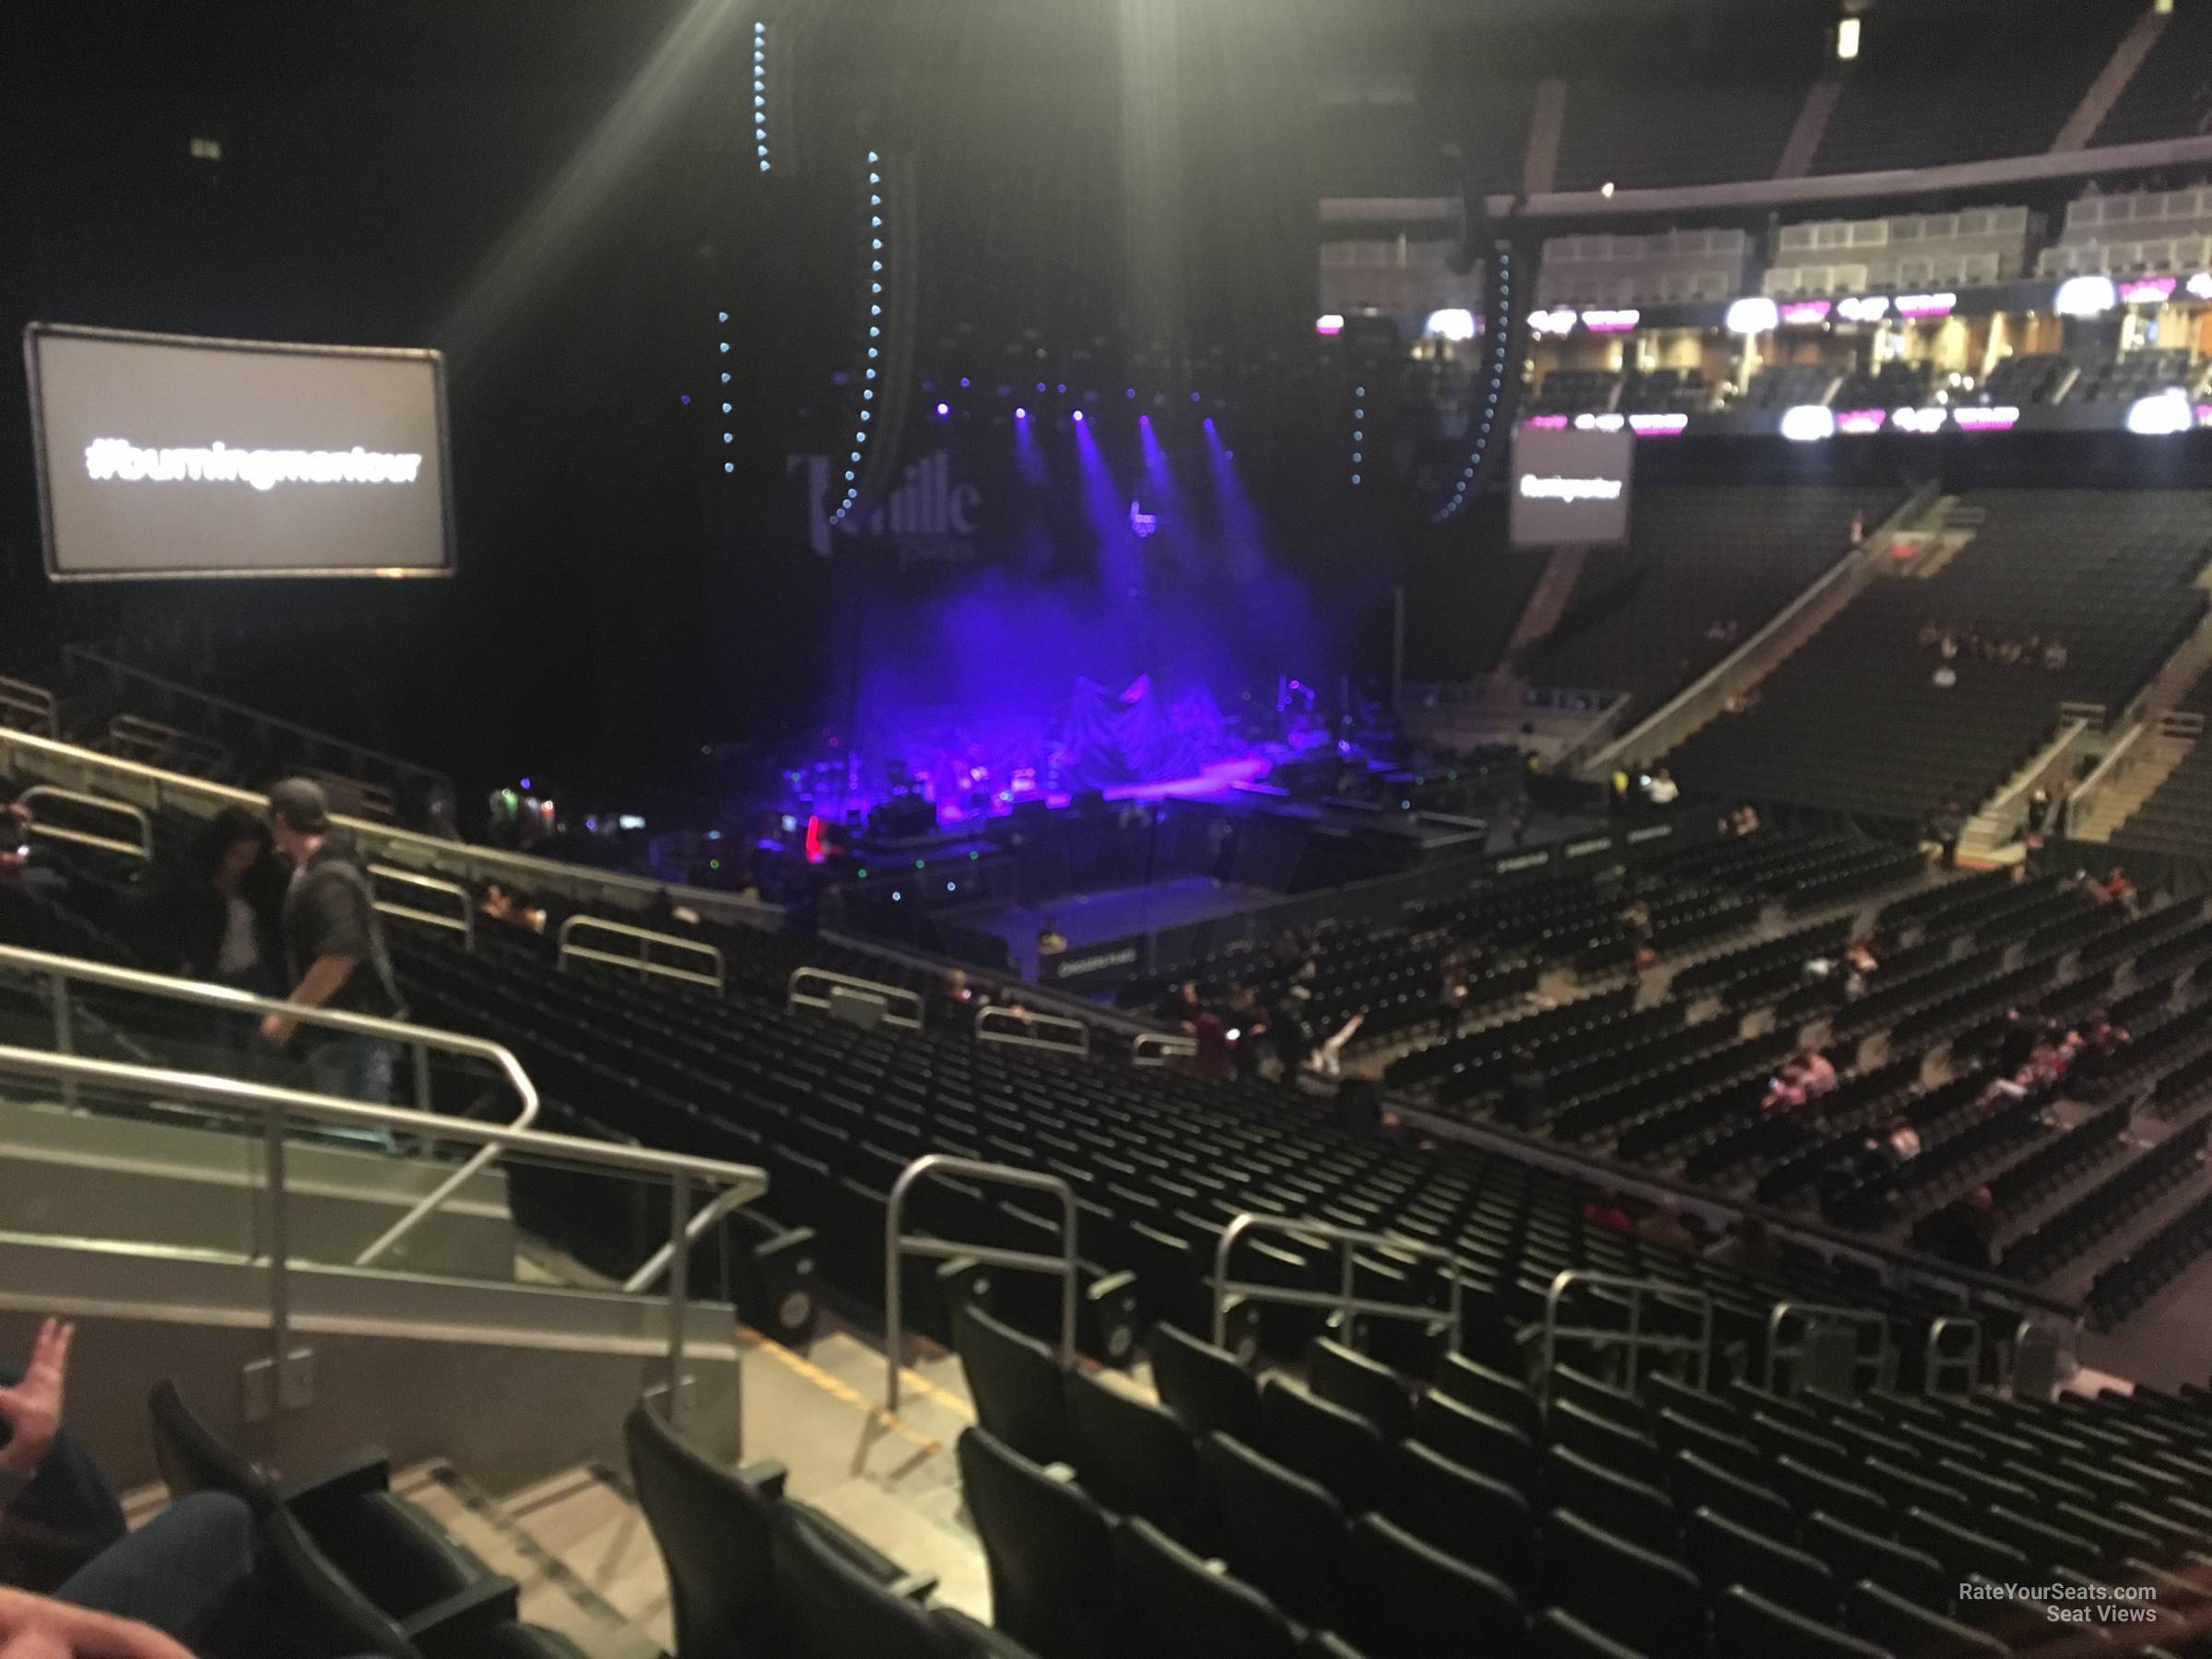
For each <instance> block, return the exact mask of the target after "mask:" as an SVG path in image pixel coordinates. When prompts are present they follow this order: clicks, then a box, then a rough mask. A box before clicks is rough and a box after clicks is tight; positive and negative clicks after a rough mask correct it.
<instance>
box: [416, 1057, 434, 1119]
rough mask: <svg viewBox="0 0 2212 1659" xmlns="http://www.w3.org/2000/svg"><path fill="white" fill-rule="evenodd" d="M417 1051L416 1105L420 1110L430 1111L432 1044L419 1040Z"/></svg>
mask: <svg viewBox="0 0 2212 1659" xmlns="http://www.w3.org/2000/svg"><path fill="white" fill-rule="evenodd" d="M414 1053H415V1106H416V1110H418V1111H419V1112H429V1111H430V1110H431V1109H432V1108H431V1101H430V1045H429V1043H427V1042H418V1043H416V1044H415V1045H414Z"/></svg>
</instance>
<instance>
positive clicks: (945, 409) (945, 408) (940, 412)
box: [937, 403, 952, 420]
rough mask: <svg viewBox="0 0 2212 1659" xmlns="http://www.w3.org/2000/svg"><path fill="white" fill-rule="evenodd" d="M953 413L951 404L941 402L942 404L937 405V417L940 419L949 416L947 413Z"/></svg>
mask: <svg viewBox="0 0 2212 1659" xmlns="http://www.w3.org/2000/svg"><path fill="white" fill-rule="evenodd" d="M951 413H952V406H951V405H950V404H944V403H941V404H939V405H938V406H937V418H938V419H940V420H942V419H943V418H945V417H946V416H947V415H949V414H951Z"/></svg>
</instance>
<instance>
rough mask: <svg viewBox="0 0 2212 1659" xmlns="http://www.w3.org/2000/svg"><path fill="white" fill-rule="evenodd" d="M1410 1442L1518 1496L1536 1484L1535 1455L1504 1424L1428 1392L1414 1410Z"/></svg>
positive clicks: (1448, 1397)
mask: <svg viewBox="0 0 2212 1659" xmlns="http://www.w3.org/2000/svg"><path fill="white" fill-rule="evenodd" d="M1413 1438H1414V1439H1415V1440H1417V1441H1420V1442H1421V1444H1423V1445H1424V1446H1428V1447H1430V1448H1432V1449H1433V1450H1435V1451H1437V1452H1440V1453H1442V1454H1443V1455H1444V1456H1446V1457H1448V1458H1450V1459H1451V1460H1452V1461H1453V1463H1455V1464H1458V1465H1461V1466H1462V1467H1463V1468H1468V1469H1473V1470H1474V1471H1475V1472H1476V1473H1477V1475H1488V1476H1489V1477H1491V1478H1492V1479H1494V1480H1502V1481H1504V1482H1505V1483H1506V1485H1508V1486H1510V1487H1512V1488H1513V1489H1514V1490H1515V1491H1517V1492H1526V1491H1527V1490H1528V1489H1529V1488H1530V1487H1531V1486H1532V1485H1533V1484H1534V1480H1535V1469H1536V1449H1535V1446H1534V1445H1532V1444H1531V1443H1530V1441H1529V1438H1528V1436H1527V1435H1525V1434H1524V1433H1523V1432H1522V1431H1521V1430H1518V1429H1516V1428H1514V1427H1513V1425H1512V1424H1511V1423H1509V1422H1507V1421H1506V1420H1505V1419H1504V1418H1495V1417H1492V1416H1491V1415H1490V1414H1489V1413H1488V1412H1487V1411H1483V1410H1481V1409H1479V1408H1478V1407H1477V1406H1469V1405H1467V1404H1465V1402H1464V1401H1460V1400H1455V1399H1453V1397H1452V1396H1451V1395H1449V1394H1443V1393H1441V1392H1440V1391H1438V1390H1436V1389H1433V1388H1432V1389H1430V1391H1429V1392H1428V1393H1427V1394H1424V1395H1423V1396H1422V1397H1421V1403H1420V1404H1419V1405H1418V1406H1416V1407H1415V1408H1414V1413H1413Z"/></svg>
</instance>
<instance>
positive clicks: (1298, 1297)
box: [1214, 1210, 1461, 1349]
mask: <svg viewBox="0 0 2212 1659" xmlns="http://www.w3.org/2000/svg"><path fill="white" fill-rule="evenodd" d="M1248 1232H1278V1233H1285V1234H1288V1236H1290V1237H1291V1238H1294V1239H1305V1240H1308V1241H1319V1242H1321V1243H1324V1244H1335V1246H1337V1248H1338V1253H1339V1255H1340V1256H1341V1259H1342V1261H1343V1264H1344V1272H1343V1276H1342V1278H1341V1280H1340V1283H1339V1287H1338V1288H1337V1291H1336V1293H1335V1295H1334V1296H1332V1295H1330V1294H1329V1292H1327V1291H1326V1290H1294V1289H1291V1288H1288V1287H1286V1286H1281V1285H1259V1284H1242V1283H1239V1282H1238V1281H1236V1280H1233V1279H1231V1278H1230V1277H1229V1255H1230V1251H1232V1250H1233V1249H1235V1248H1236V1243H1237V1241H1238V1240H1239V1239H1241V1238H1242V1237H1243V1236H1244V1235H1245V1234H1246V1233H1248ZM1363 1244H1364V1245H1367V1246H1369V1247H1370V1248H1371V1249H1376V1250H1394V1251H1396V1252H1398V1253H1400V1254H1401V1255H1410V1256H1418V1257H1421V1258H1422V1259H1424V1260H1427V1261H1431V1262H1442V1263H1443V1264H1444V1265H1445V1268H1446V1271H1445V1274H1444V1283H1445V1286H1446V1288H1447V1294H1448V1297H1449V1300H1448V1301H1447V1303H1446V1305H1445V1313H1444V1316H1445V1318H1446V1319H1447V1320H1448V1321H1449V1322H1450V1324H1451V1327H1452V1341H1451V1347H1453V1348H1454V1349H1456V1348H1457V1347H1459V1332H1460V1325H1461V1318H1460V1281H1459V1274H1458V1273H1457V1271H1456V1267H1457V1258H1456V1257H1454V1256H1453V1253H1451V1252H1450V1251H1449V1250H1447V1249H1445V1248H1444V1247H1443V1246H1442V1245H1441V1244H1424V1243H1423V1242H1421V1241H1420V1240H1418V1239H1409V1238H1406V1237H1405V1236H1403V1235H1402V1234H1399V1233H1394V1232H1368V1231H1364V1230H1360V1229H1358V1228H1350V1227H1337V1226H1335V1225H1334V1224H1332V1223H1330V1222H1327V1221H1306V1220H1301V1219H1300V1218H1297V1217H1295V1216H1264V1215H1259V1214H1257V1213H1255V1212H1253V1211H1251V1210H1245V1211H1242V1212H1241V1213H1240V1214H1237V1215H1234V1216H1231V1217H1230V1220H1229V1225H1228V1226H1227V1227H1225V1228H1223V1229H1222V1230H1221V1237H1220V1240H1219V1241H1218V1242H1217V1243H1216V1244H1215V1245H1214V1346H1215V1347H1223V1348H1225V1347H1228V1346H1229V1299H1230V1296H1232V1295H1235V1296H1241V1297H1244V1298H1245V1299H1247V1300H1251V1301H1264V1302H1274V1303H1276V1304H1277V1305H1278V1306H1281V1307H1286V1308H1333V1309H1335V1310H1336V1312H1339V1313H1341V1314H1342V1315H1343V1316H1344V1332H1343V1335H1344V1339H1345V1340H1346V1341H1347V1342H1349V1341H1350V1340H1351V1335H1352V1319H1353V1316H1354V1315H1355V1314H1360V1313H1364V1314H1366V1315H1368V1316H1369V1317H1370V1318H1373V1319H1415V1320H1430V1319H1434V1318H1435V1317H1436V1310H1435V1309H1434V1308H1432V1307H1430V1305H1429V1304H1428V1303H1426V1302H1397V1301H1378V1300H1374V1299H1373V1298H1371V1297H1364V1296H1360V1295H1359V1294H1358V1291H1357V1288H1356V1286H1357V1279H1358V1263H1359V1258H1358V1256H1357V1255H1355V1254H1354V1252H1355V1251H1356V1250H1357V1249H1358V1248H1359V1246H1361V1245H1363Z"/></svg>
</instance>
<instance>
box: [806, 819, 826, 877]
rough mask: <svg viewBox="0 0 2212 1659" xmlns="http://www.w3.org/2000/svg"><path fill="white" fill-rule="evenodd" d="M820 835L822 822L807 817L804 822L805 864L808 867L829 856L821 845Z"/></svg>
mask: <svg viewBox="0 0 2212 1659" xmlns="http://www.w3.org/2000/svg"><path fill="white" fill-rule="evenodd" d="M822 833H823V826H822V820H821V819H820V818H814V817H809V818H807V820H806V862H807V863H808V864H810V865H818V864H820V863H821V862H822V860H823V859H824V858H826V857H827V856H829V852H828V849H827V848H826V847H825V846H824V845H823V841H822Z"/></svg>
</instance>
